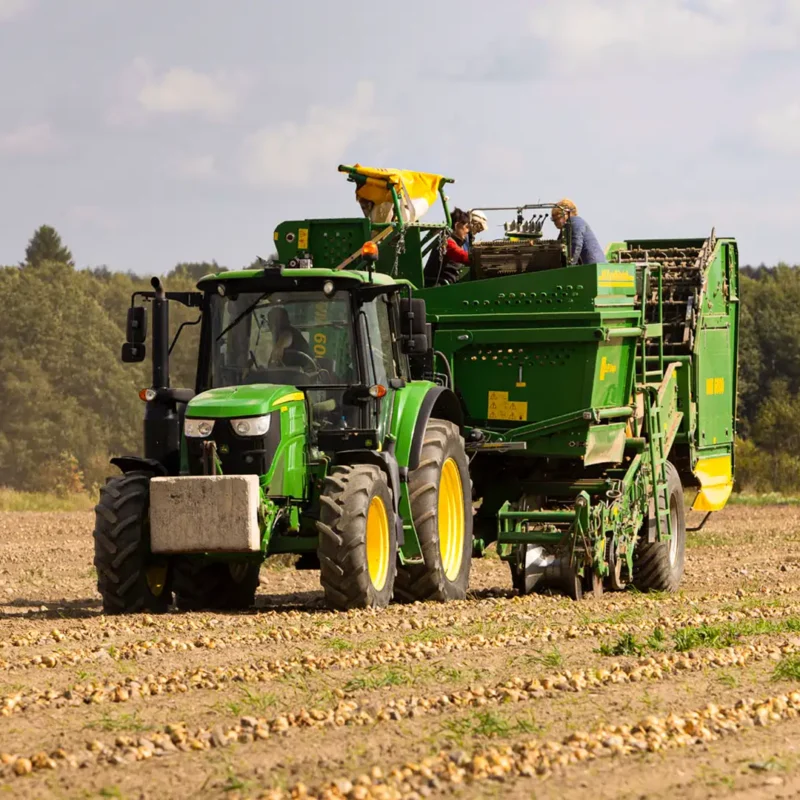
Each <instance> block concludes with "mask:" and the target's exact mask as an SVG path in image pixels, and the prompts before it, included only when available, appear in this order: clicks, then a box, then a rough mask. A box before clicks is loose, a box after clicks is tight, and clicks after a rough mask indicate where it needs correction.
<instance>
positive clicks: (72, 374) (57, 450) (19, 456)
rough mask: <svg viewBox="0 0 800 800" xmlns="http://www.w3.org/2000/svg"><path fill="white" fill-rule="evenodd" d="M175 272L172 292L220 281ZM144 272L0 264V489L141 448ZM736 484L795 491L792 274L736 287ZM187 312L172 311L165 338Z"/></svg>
mask: <svg viewBox="0 0 800 800" xmlns="http://www.w3.org/2000/svg"><path fill="white" fill-rule="evenodd" d="M225 269H226V267H224V266H221V265H219V264H217V263H216V262H215V261H211V262H202V263H181V264H177V265H176V266H175V267H174V268H173V269H172V270H170V271H169V272H168V273H167V274H166V275H165V276H163V277H164V280H165V283H166V285H167V286H168V288H169V289H170V290H174V291H186V290H190V289H193V288H194V285H195V283H196V282H197V280H198V279H199V278H201V277H202V276H203V275H207V274H208V273H210V272H219V271H224V270H225ZM150 277H151V276H149V275H148V276H142V275H137V274H135V273H132V272H117V271H114V270H111V269H109V268H107V267H100V268H93V269H90V268H86V269H78V268H76V266H75V261H74V258H73V255H72V253H71V252H70V250H69V248H68V247H67V246H66V245H65V244H64V243H63V242H62V240H61V237H60V236H59V235H58V232H57V231H55V230H54V229H53V228H52V227H49V226H46V225H44V226H42V227H41V228H39V229H38V230H37V231H36V232H35V233H34V235H33V236H32V237H31V239H30V241H29V243H28V246H27V248H26V251H25V260H24V261H22V262H21V263H19V264H17V265H14V266H8V267H0V297H1V298H2V303H3V311H2V314H0V486H8V487H11V488H16V489H24V490H37V491H55V492H61V493H64V492H74V491H82V490H92V489H93V488H96V487H97V486H98V485H100V484H102V483H103V482H104V480H105V477H106V476H107V475H109V474H111V473H112V472H113V468H111V467H110V466H109V464H108V459H109V458H110V457H111V456H112V455H117V454H121V453H126V452H128V453H136V452H139V451H140V449H141V430H142V415H143V410H144V409H143V408H142V402H141V400H139V397H138V392H139V390H140V389H141V388H143V387H145V386H148V385H149V383H150V375H149V359H148V360H146V361H144V362H142V363H141V364H123V363H122V362H121V361H120V345H121V343H122V341H123V340H124V338H125V315H126V310H127V308H128V306H129V305H130V297H131V293H132V292H134V291H137V290H147V289H149V288H150V285H149V279H150ZM740 283H741V285H740V297H741V303H742V305H741V322H740V342H739V406H738V417H739V424H738V429H739V440H738V442H737V447H736V459H737V462H736V469H737V488H739V489H748V490H753V491H759V492H761V491H779V492H785V493H790V492H796V491H800V270H798V269H797V268H792V267H789V266H787V265H785V264H780V265H778V266H776V267H774V268H768V267H763V266H762V267H744V268H742V270H741V281H740ZM196 316H197V311H196V310H191V309H184V308H183V307H181V306H177V305H176V306H175V307H173V308H171V309H170V325H171V328H172V333H173V334H174V332H175V331H176V330H177V328H178V326H179V325H180V324H181V323H182V322H184V321H190V320H192V319H195V318H196ZM198 335H199V329H198V327H192V326H187V327H185V328H184V329H183V332H182V333H181V336H180V339H179V341H178V344H177V346H176V348H175V350H174V351H173V354H172V357H171V377H172V381H171V382H172V385H173V386H193V385H194V368H195V359H196V352H197V343H198Z"/></svg>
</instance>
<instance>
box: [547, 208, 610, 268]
mask: <svg viewBox="0 0 800 800" xmlns="http://www.w3.org/2000/svg"><path fill="white" fill-rule="evenodd" d="M551 218H552V220H553V224H554V225H555V226H556V228H558V229H559V231H561V233H559V234H558V241H562V239H563V237H564V231H565V230H567V231H568V233H569V234H570V237H571V239H570V240H568V241H570V244H571V247H570V252H569V253H568V254H567V263H568V264H569V265H570V266H571V265H573V264H605V263H606V254H605V253H604V252H603V248H602V247H600V242H598V241H597V237H596V236H595V235H594V231H592V229H591V228H590V227H589V225H588V223H587V222H586V220H585V219H583V218H582V217H579V216H578V208H577V206H576V205H575V203H573V202H572V200H569V199H567V198H566V197H565V198H564V199H563V200H559V201H558V203H556V205H555V207H554V208H553V211H552V212H551Z"/></svg>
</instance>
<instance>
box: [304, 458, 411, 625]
mask: <svg viewBox="0 0 800 800" xmlns="http://www.w3.org/2000/svg"><path fill="white" fill-rule="evenodd" d="M317 530H318V531H319V549H318V553H319V564H320V581H321V583H322V588H323V590H324V591H325V600H326V601H327V603H328V605H329V606H330V607H331V608H335V609H336V610H338V611H346V610H347V609H350V608H382V607H384V606H387V605H389V603H390V602H391V600H392V596H393V594H394V581H395V575H396V574H397V528H396V517H395V513H394V505H393V503H392V493H391V491H390V490H389V484H388V483H387V480H386V476H385V475H384V473H383V471H382V470H381V469H379V468H378V467H375V466H372V465H370V464H356V465H355V466H352V467H344V466H341V467H335V468H334V469H333V470H332V471H331V473H330V475H328V477H327V478H326V479H325V488H324V490H323V493H322V496H321V497H320V519H319V522H318V523H317Z"/></svg>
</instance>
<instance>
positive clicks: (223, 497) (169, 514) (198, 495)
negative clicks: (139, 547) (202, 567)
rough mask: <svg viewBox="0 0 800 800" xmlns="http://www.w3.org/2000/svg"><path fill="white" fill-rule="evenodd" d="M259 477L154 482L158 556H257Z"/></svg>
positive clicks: (152, 515)
mask: <svg viewBox="0 0 800 800" xmlns="http://www.w3.org/2000/svg"><path fill="white" fill-rule="evenodd" d="M259 500H260V498H259V480H258V475H187V476H180V477H166V478H153V479H152V480H151V481H150V547H151V550H152V551H153V552H154V553H208V552H217V553H255V552H258V551H259V550H260V549H261V533H260V531H259V528H258V506H259Z"/></svg>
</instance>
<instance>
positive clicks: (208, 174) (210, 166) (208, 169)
mask: <svg viewBox="0 0 800 800" xmlns="http://www.w3.org/2000/svg"><path fill="white" fill-rule="evenodd" d="M177 169H178V173H179V174H181V175H183V176H184V177H187V178H214V177H216V175H217V174H218V173H217V160H216V158H215V157H214V156H212V155H200V156H187V157H186V158H182V159H180V160H179V161H178V164H177Z"/></svg>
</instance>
